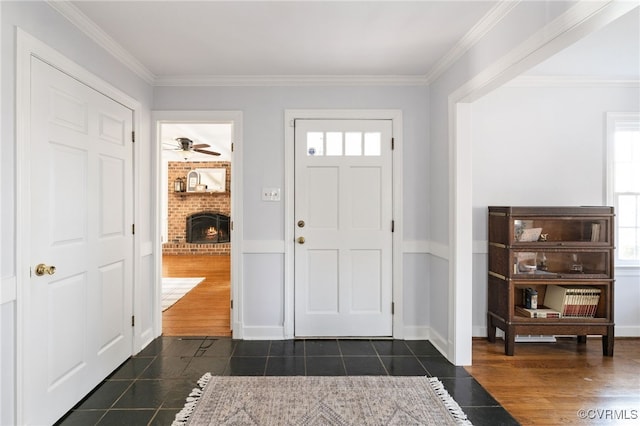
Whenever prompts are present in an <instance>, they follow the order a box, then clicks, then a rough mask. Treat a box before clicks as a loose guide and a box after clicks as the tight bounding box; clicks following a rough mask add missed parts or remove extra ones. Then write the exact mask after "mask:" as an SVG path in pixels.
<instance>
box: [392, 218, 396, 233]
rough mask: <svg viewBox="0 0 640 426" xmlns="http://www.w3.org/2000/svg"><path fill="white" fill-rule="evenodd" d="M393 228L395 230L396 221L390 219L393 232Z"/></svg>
mask: <svg viewBox="0 0 640 426" xmlns="http://www.w3.org/2000/svg"><path fill="white" fill-rule="evenodd" d="M395 230H396V221H395V220H392V221H391V232H395Z"/></svg>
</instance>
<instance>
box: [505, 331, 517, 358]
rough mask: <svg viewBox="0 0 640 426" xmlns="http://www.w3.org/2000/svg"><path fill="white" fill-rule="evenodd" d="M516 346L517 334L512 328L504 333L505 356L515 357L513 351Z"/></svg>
mask: <svg viewBox="0 0 640 426" xmlns="http://www.w3.org/2000/svg"><path fill="white" fill-rule="evenodd" d="M515 344H516V333H515V330H513V329H512V328H511V327H507V329H506V330H505V331H504V354H505V355H508V356H513V349H514V347H515Z"/></svg>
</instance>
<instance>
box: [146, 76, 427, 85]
mask: <svg viewBox="0 0 640 426" xmlns="http://www.w3.org/2000/svg"><path fill="white" fill-rule="evenodd" d="M155 85H156V86H198V87H201V86H204V87H206V86H424V85H426V80H425V77H424V76H423V75H415V76H412V75H223V76H214V75H208V76H173V77H172V76H168V77H157V78H156V80H155Z"/></svg>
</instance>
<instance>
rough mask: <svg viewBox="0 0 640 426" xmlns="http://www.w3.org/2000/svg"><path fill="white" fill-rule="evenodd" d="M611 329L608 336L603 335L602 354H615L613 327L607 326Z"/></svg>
mask: <svg viewBox="0 0 640 426" xmlns="http://www.w3.org/2000/svg"><path fill="white" fill-rule="evenodd" d="M607 329H608V330H609V331H608V333H607V335H606V336H602V355H604V356H613V327H607Z"/></svg>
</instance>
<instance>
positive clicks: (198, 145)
mask: <svg viewBox="0 0 640 426" xmlns="http://www.w3.org/2000/svg"><path fill="white" fill-rule="evenodd" d="M209 146H210V145H209V144H206V143H198V144H195V145H194V146H193V147H194V148H208V147H209Z"/></svg>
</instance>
